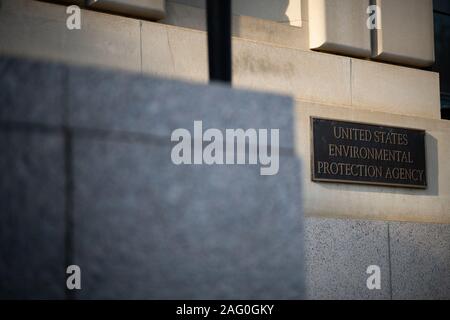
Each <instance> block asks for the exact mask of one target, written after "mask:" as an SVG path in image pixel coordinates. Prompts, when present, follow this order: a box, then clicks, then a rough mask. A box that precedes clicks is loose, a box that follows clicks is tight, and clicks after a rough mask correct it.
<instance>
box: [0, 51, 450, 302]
mask: <svg viewBox="0 0 450 320" xmlns="http://www.w3.org/2000/svg"><path fill="white" fill-rule="evenodd" d="M0 74H1V76H0V89H1V90H0V111H1V112H0V142H1V143H0V149H1V152H0V164H1V166H0V173H1V176H2V177H3V178H2V180H1V185H0V195H1V201H0V205H1V207H0V210H1V215H0V240H1V241H0V243H1V246H0V253H1V254H0V256H1V260H0V275H1V277H0V283H1V286H0V297H2V298H7V299H11V298H57V299H65V298H85V299H94V298H108V299H109V298H160V299H168V298H203V299H204V298H273V299H279V298H292V299H295V298H302V297H303V298H309V299H417V298H421V299H443V298H449V297H450V281H449V279H450V278H449V277H448V275H449V274H450V226H449V225H448V224H420V223H410V222H409V223H408V222H388V221H370V220H348V219H331V218H314V217H307V218H306V219H305V221H304V223H302V203H303V202H304V200H303V199H304V198H307V195H308V193H309V192H310V190H308V189H306V190H303V192H301V191H300V182H301V177H300V175H299V174H300V172H301V170H300V168H299V163H301V162H303V161H305V160H304V159H300V162H299V160H298V159H297V157H296V156H295V155H294V154H295V153H294V144H293V142H294V129H293V126H294V123H293V119H294V117H293V113H294V109H293V108H292V102H291V100H290V99H289V98H285V97H282V96H275V95H267V94H261V93H250V92H246V91H238V90H232V89H229V88H226V87H221V86H217V85H212V86H203V85H190V84H185V83H181V82H176V81H175V82H174V81H167V80H162V79H157V78H147V77H141V76H137V75H133V74H127V73H115V72H106V71H98V70H93V69H84V68H74V67H66V66H64V65H57V64H48V63H39V62H31V61H26V60H21V59H15V58H14V59H11V58H5V57H3V58H1V59H0ZM194 119H197V120H198V119H202V120H203V121H204V123H205V124H207V125H210V126H211V127H217V128H233V127H243V128H246V127H255V128H280V129H281V131H280V136H281V145H282V152H281V161H280V172H279V174H278V175H276V176H273V177H263V176H260V175H259V170H258V168H257V167H255V166H231V167H223V166H222V167H221V166H216V167H214V166H212V167H207V166H206V167H205V166H185V167H183V166H182V167H180V166H176V165H173V164H172V163H171V161H170V150H171V145H172V144H171V142H170V132H171V130H173V129H174V128H178V127H186V128H190V127H191V126H192V122H193V120H194ZM303 174H307V173H303ZM301 194H303V196H301ZM323 197H326V193H323ZM366 204H367V205H368V207H369V208H370V206H371V205H370V203H366ZM424 213H425V209H424ZM303 238H304V241H303ZM70 264H77V265H79V266H80V267H81V270H82V290H81V291H78V292H75V293H73V292H67V291H66V290H65V277H66V274H65V268H66V266H67V265H70ZM370 265H377V266H379V267H380V269H381V289H380V290H369V289H368V288H367V286H366V280H367V277H368V274H367V273H366V270H367V268H368V266H370Z"/></svg>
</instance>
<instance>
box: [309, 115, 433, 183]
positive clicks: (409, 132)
mask: <svg viewBox="0 0 450 320" xmlns="http://www.w3.org/2000/svg"><path fill="white" fill-rule="evenodd" d="M311 128H312V150H311V160H312V166H311V169H312V180H313V181H325V182H342V183H358V184H375V185H387V186H397V187H408V188H422V189H425V188H426V187H427V175H426V165H425V131H424V130H416V129H407V128H399V127H388V126H382V125H374V124H367V123H359V122H349V121H339V120H331V119H322V118H311Z"/></svg>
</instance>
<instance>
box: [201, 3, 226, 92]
mask: <svg viewBox="0 0 450 320" xmlns="http://www.w3.org/2000/svg"><path fill="white" fill-rule="evenodd" d="M205 1H206V15H207V24H208V59H209V80H210V81H224V82H227V83H231V0H205Z"/></svg>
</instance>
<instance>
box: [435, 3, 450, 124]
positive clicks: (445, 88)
mask: <svg viewBox="0 0 450 320" xmlns="http://www.w3.org/2000/svg"><path fill="white" fill-rule="evenodd" d="M433 5H434V38H435V55H436V63H435V65H434V66H433V71H436V72H439V74H440V79H441V113H442V118H443V119H449V120H450V1H449V0H434V2H433Z"/></svg>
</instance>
